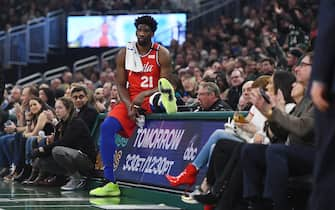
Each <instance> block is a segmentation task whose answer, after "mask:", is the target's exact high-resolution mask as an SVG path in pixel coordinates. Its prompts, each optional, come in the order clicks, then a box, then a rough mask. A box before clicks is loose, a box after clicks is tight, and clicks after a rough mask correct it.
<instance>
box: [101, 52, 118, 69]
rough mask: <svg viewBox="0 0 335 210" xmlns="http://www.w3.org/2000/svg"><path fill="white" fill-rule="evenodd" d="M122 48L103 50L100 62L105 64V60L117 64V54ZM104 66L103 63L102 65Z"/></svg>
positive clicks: (113, 64)
mask: <svg viewBox="0 0 335 210" xmlns="http://www.w3.org/2000/svg"><path fill="white" fill-rule="evenodd" d="M119 50H120V48H116V49H112V50H108V51H106V52H103V53H102V54H101V56H100V62H101V64H103V63H104V62H108V63H109V64H110V65H111V66H113V67H114V66H116V64H115V55H116V54H117V52H118V51H119ZM100 66H102V65H100Z"/></svg>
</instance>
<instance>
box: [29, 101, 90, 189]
mask: <svg viewBox="0 0 335 210" xmlns="http://www.w3.org/2000/svg"><path fill="white" fill-rule="evenodd" d="M55 108H56V115H57V118H58V119H59V123H58V124H57V126H56V132H55V134H54V135H49V136H47V142H48V143H49V144H47V145H45V146H41V147H38V149H36V150H35V152H34V156H36V157H38V158H37V159H36V160H35V161H34V163H33V165H34V166H35V167H37V168H39V170H40V171H46V172H50V173H54V174H58V175H66V176H69V177H70V179H69V181H68V182H67V183H66V184H65V185H64V186H62V187H61V189H62V190H77V189H81V188H83V187H84V186H85V184H86V180H85V177H84V175H89V173H90V171H91V170H93V169H94V163H95V157H96V147H95V144H94V142H93V139H92V138H91V136H90V131H89V129H88V127H87V125H86V124H85V122H84V121H82V119H80V118H78V117H76V114H75V108H74V104H73V102H72V101H71V100H70V99H68V98H65V97H63V98H60V99H58V100H57V101H56V106H55Z"/></svg>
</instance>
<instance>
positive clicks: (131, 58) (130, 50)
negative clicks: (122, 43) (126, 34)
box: [126, 42, 143, 72]
mask: <svg viewBox="0 0 335 210" xmlns="http://www.w3.org/2000/svg"><path fill="white" fill-rule="evenodd" d="M126 69H127V70H129V71H133V72H142V71H143V64H142V61H141V56H140V54H139V53H138V51H137V47H136V42H128V44H127V46H126Z"/></svg>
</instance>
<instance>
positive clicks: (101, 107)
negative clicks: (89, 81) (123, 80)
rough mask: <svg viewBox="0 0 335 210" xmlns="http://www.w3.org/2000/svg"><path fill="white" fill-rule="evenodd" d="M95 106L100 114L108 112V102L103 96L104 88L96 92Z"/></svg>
mask: <svg viewBox="0 0 335 210" xmlns="http://www.w3.org/2000/svg"><path fill="white" fill-rule="evenodd" d="M94 106H95V109H96V110H97V111H98V112H100V113H101V112H106V110H107V107H106V101H105V99H104V95H103V88H97V89H95V91H94Z"/></svg>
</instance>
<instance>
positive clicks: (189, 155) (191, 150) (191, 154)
mask: <svg viewBox="0 0 335 210" xmlns="http://www.w3.org/2000/svg"><path fill="white" fill-rule="evenodd" d="M197 153H198V148H197V147H193V142H192V144H191V145H190V146H188V147H187V148H186V150H185V152H184V156H183V160H188V161H193V160H194V159H195V158H196V156H197Z"/></svg>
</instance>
